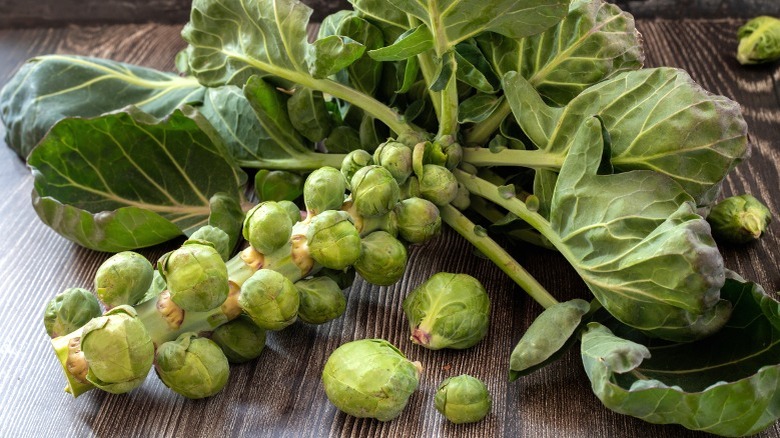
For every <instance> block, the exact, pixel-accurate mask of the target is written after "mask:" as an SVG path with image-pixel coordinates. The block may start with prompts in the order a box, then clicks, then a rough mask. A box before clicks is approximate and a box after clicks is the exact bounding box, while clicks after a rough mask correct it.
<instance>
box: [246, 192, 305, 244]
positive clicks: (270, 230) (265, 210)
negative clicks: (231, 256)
mask: <svg viewBox="0 0 780 438" xmlns="http://www.w3.org/2000/svg"><path fill="white" fill-rule="evenodd" d="M293 224H294V222H293V221H292V220H291V218H290V212H289V210H287V209H286V208H285V207H283V206H281V205H279V203H277V202H273V201H267V202H262V203H260V204H257V205H255V206H254V207H253V208H252V209H251V210H249V212H247V214H246V218H245V219H244V229H243V234H244V238H245V239H246V240H247V241H249V244H250V245H252V248H254V249H256V250H257V251H259V252H261V253H263V254H270V253H272V252H274V251H275V250H277V249H279V248H281V247H283V246H284V245H285V244H286V243H287V242H289V241H290V235H291V234H292V226H293Z"/></svg>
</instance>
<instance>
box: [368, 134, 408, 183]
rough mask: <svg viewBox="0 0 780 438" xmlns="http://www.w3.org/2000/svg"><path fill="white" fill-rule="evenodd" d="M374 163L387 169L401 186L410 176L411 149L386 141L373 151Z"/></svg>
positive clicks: (401, 144)
mask: <svg viewBox="0 0 780 438" xmlns="http://www.w3.org/2000/svg"><path fill="white" fill-rule="evenodd" d="M374 162H375V163H376V164H378V165H380V166H382V167H384V168H385V169H387V170H388V171H389V172H390V174H391V175H392V176H393V178H395V180H396V182H398V185H401V184H403V183H405V182H406V180H407V179H408V178H409V175H411V174H412V149H411V148H409V147H408V146H406V145H405V144H403V143H398V142H396V141H387V142H385V143H383V144H381V145H379V147H378V148H377V149H376V151H374Z"/></svg>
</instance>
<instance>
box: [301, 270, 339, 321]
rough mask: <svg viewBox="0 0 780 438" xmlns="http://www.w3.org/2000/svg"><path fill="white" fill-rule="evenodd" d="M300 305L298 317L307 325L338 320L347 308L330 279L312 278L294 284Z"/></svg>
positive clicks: (335, 284)
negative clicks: (299, 298)
mask: <svg viewBox="0 0 780 438" xmlns="http://www.w3.org/2000/svg"><path fill="white" fill-rule="evenodd" d="M295 287H296V288H297V289H298V294H299V295H300V297H301V305H300V307H298V317H299V318H301V321H303V322H306V323H309V324H324V323H326V322H328V321H331V320H333V319H336V318H338V317H339V316H341V315H342V314H343V313H344V310H346V308H347V299H346V298H345V297H344V292H342V291H341V287H339V285H338V283H336V281H335V280H333V279H332V278H330V277H312V278H307V279H304V280H299V281H296V282H295Z"/></svg>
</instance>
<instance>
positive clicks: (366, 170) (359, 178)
mask: <svg viewBox="0 0 780 438" xmlns="http://www.w3.org/2000/svg"><path fill="white" fill-rule="evenodd" d="M351 187H352V202H353V204H354V206H355V210H357V212H358V214H359V215H361V216H364V217H375V216H382V215H384V214H387V213H388V212H389V211H391V210H392V209H393V207H395V204H397V203H398V201H400V200H401V188H400V187H399V186H398V183H397V182H396V180H395V178H393V175H392V174H391V173H390V171H389V170H387V169H385V168H384V167H382V166H377V165H372V166H366V167H363V168H361V169H360V170H358V171H357V172H355V175H354V176H353V177H352V181H351Z"/></svg>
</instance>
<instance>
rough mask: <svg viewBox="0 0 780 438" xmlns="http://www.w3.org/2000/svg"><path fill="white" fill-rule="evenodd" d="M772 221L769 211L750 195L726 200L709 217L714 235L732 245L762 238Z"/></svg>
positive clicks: (708, 220) (715, 207) (713, 209)
mask: <svg viewBox="0 0 780 438" xmlns="http://www.w3.org/2000/svg"><path fill="white" fill-rule="evenodd" d="M771 220H772V213H771V212H770V211H769V209H768V208H767V207H766V206H765V205H764V204H762V203H761V201H759V200H758V199H756V198H754V197H753V196H751V195H748V194H745V195H739V196H731V197H729V198H726V199H724V200H723V201H721V202H719V203H718V204H716V205H715V206H714V207H712V209H711V210H710V213H709V215H707V222H709V223H710V225H712V234H713V235H714V236H715V237H716V238H720V239H723V240H724V241H726V242H731V243H748V242H752V241H754V240H756V239H758V238H760V237H761V234H763V233H764V231H766V229H767V227H768V226H769V222H770V221H771Z"/></svg>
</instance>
